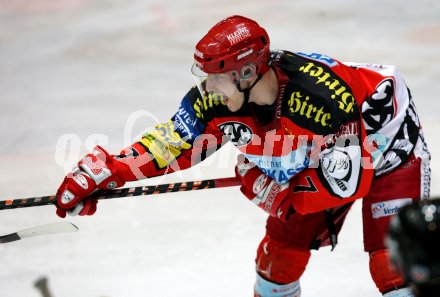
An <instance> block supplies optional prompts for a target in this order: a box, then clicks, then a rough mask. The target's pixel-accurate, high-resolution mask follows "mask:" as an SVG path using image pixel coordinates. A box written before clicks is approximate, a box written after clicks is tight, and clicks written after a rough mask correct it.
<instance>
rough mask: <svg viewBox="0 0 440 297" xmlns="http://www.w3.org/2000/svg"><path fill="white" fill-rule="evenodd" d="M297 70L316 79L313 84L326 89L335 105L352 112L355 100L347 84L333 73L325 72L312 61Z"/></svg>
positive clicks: (344, 110) (346, 111)
mask: <svg viewBox="0 0 440 297" xmlns="http://www.w3.org/2000/svg"><path fill="white" fill-rule="evenodd" d="M299 71H301V72H303V73H305V74H308V75H309V76H310V77H312V78H314V79H315V80H316V82H315V85H320V86H323V87H325V88H326V89H328V90H329V91H330V92H331V94H330V99H332V100H334V101H336V102H337V106H338V108H339V109H340V110H342V111H343V112H345V113H353V112H354V111H355V110H354V108H355V106H356V101H355V99H354V96H353V94H351V91H350V90H349V88H348V86H344V85H343V83H342V82H341V81H340V80H339V79H338V78H337V77H335V75H334V74H331V73H329V72H326V71H325V70H324V68H322V67H321V66H317V65H315V64H314V63H312V62H309V63H306V64H305V65H303V66H301V67H300V68H299Z"/></svg>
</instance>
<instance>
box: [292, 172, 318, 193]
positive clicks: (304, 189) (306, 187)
mask: <svg viewBox="0 0 440 297" xmlns="http://www.w3.org/2000/svg"><path fill="white" fill-rule="evenodd" d="M306 181H307V183H308V184H307V185H296V186H295V187H294V188H293V192H294V193H298V192H318V189H317V188H316V186H315V184H314V183H313V181H312V178H311V177H310V176H306Z"/></svg>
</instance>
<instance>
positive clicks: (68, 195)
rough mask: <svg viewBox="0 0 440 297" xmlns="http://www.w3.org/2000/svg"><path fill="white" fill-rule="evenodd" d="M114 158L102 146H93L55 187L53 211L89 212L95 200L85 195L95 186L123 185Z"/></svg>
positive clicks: (113, 186)
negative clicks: (56, 188)
mask: <svg viewBox="0 0 440 297" xmlns="http://www.w3.org/2000/svg"><path fill="white" fill-rule="evenodd" d="M114 162H115V159H114V158H113V156H111V155H109V153H107V152H106V151H105V150H104V149H103V148H102V147H100V146H96V147H95V148H94V149H93V153H92V154H88V155H86V156H85V157H84V158H83V159H82V160H81V161H79V162H78V167H75V168H74V169H73V170H72V172H71V173H69V174H68V175H67V176H66V177H65V178H64V181H63V183H62V184H61V186H60V187H59V188H58V191H57V194H56V197H57V201H56V207H57V215H58V216H59V217H61V218H64V217H66V213H69V215H80V216H84V215H92V214H94V213H95V211H96V204H97V203H98V201H97V200H96V199H92V198H90V197H88V196H89V195H90V194H92V193H93V192H94V191H95V190H97V189H114V188H117V187H121V186H123V185H124V181H123V180H122V179H121V178H119V176H118V172H117V169H116V166H115V164H114Z"/></svg>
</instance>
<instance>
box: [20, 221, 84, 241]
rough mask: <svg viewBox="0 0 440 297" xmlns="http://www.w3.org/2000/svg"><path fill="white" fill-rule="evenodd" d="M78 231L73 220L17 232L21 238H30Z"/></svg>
mask: <svg viewBox="0 0 440 297" xmlns="http://www.w3.org/2000/svg"><path fill="white" fill-rule="evenodd" d="M77 231H78V227H77V226H75V225H74V224H72V223H71V222H57V223H50V224H45V225H40V226H35V227H32V228H28V229H24V230H21V231H18V232H17V234H18V236H20V238H28V237H33V236H40V235H49V234H57V233H68V232H77Z"/></svg>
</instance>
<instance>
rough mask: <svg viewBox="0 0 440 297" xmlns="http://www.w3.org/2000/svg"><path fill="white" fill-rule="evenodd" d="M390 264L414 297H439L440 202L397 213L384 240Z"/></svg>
mask: <svg viewBox="0 0 440 297" xmlns="http://www.w3.org/2000/svg"><path fill="white" fill-rule="evenodd" d="M386 243H387V246H388V247H389V249H390V254H391V260H392V262H393V263H394V265H395V267H396V268H397V270H398V271H400V272H401V273H402V274H403V275H404V277H405V279H406V280H408V282H409V283H410V284H411V287H412V289H413V291H414V292H415V294H416V296H418V297H437V296H439V295H440V254H439V251H440V200H439V199H432V200H424V201H422V202H420V203H412V204H410V205H407V206H405V207H403V208H402V209H401V211H400V212H399V214H398V215H396V216H394V217H393V219H392V220H391V223H390V228H389V232H388V235H387V237H386Z"/></svg>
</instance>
